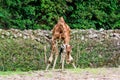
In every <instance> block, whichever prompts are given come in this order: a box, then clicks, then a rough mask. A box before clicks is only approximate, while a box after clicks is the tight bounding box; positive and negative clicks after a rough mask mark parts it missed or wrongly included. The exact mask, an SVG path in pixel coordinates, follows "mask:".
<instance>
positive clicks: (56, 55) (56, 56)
mask: <svg viewBox="0 0 120 80" xmlns="http://www.w3.org/2000/svg"><path fill="white" fill-rule="evenodd" d="M57 58H58V54H55V60H54V64H53V68H52V69H53V70H54V69H55V65H56V61H57Z"/></svg>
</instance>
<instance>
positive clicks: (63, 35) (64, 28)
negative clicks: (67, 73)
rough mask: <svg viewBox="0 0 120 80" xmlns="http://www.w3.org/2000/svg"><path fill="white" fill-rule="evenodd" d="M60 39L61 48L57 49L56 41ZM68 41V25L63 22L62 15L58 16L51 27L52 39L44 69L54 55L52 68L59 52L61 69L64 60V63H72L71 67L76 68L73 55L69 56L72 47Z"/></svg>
mask: <svg viewBox="0 0 120 80" xmlns="http://www.w3.org/2000/svg"><path fill="white" fill-rule="evenodd" d="M59 40H60V41H62V44H61V50H60V52H59V51H58V43H57V41H59ZM69 42H70V27H69V26H68V25H67V24H66V23H65V21H64V19H63V17H60V18H59V20H58V22H57V24H56V25H55V26H54V27H53V30H52V41H51V47H52V48H51V53H50V57H49V60H48V64H47V67H46V70H48V68H49V66H50V64H51V63H52V60H53V56H54V55H55V60H54V63H53V67H52V69H53V70H54V68H55V65H56V61H57V58H58V55H59V54H61V60H60V63H62V70H64V61H65V60H66V63H67V64H69V63H72V65H73V67H74V68H76V66H75V64H74V62H73V57H72V56H71V51H72V47H71V45H70V44H69Z"/></svg>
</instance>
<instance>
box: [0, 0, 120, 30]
mask: <svg viewBox="0 0 120 80" xmlns="http://www.w3.org/2000/svg"><path fill="white" fill-rule="evenodd" d="M61 16H63V17H64V19H65V21H66V22H67V23H68V25H69V26H70V27H71V28H72V29H90V28H94V29H100V28H104V29H120V5H119V0H104V1H103V0H85V1H84V0H57V1H55V0H24V1H22V0H0V28H3V29H9V28H17V29H21V30H23V29H47V30H49V29H52V28H53V26H54V25H55V24H56V22H57V20H58V18H59V17H61Z"/></svg>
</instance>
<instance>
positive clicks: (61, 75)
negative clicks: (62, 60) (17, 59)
mask: <svg viewBox="0 0 120 80" xmlns="http://www.w3.org/2000/svg"><path fill="white" fill-rule="evenodd" d="M0 80H120V68H98V69H91V68H90V69H75V70H74V69H67V70H65V71H62V72H61V71H60V70H54V71H53V70H49V71H47V72H46V71H30V72H25V73H22V74H14V75H0Z"/></svg>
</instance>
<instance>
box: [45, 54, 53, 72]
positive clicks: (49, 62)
mask: <svg viewBox="0 0 120 80" xmlns="http://www.w3.org/2000/svg"><path fill="white" fill-rule="evenodd" d="M52 60H53V54H51V55H50V57H49V60H48V64H47V67H46V71H47V70H48V68H49V67H50V64H51V63H52Z"/></svg>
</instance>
